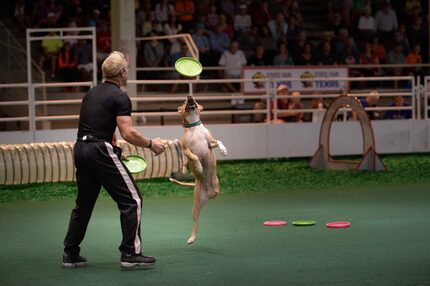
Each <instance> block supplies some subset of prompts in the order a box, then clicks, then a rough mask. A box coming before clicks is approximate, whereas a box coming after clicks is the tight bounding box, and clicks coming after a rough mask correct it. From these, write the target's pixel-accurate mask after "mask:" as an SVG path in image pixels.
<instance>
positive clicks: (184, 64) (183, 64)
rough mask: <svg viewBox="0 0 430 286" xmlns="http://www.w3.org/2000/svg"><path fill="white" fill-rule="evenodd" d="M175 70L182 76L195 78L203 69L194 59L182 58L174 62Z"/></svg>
mask: <svg viewBox="0 0 430 286" xmlns="http://www.w3.org/2000/svg"><path fill="white" fill-rule="evenodd" d="M175 69H176V71H177V72H178V73H180V74H181V75H183V76H187V77H195V76H198V75H199V74H200V73H201V72H202V70H203V67H202V64H201V63H200V62H199V61H198V60H196V59H194V58H190V57H182V58H179V59H178V60H177V61H176V63H175Z"/></svg>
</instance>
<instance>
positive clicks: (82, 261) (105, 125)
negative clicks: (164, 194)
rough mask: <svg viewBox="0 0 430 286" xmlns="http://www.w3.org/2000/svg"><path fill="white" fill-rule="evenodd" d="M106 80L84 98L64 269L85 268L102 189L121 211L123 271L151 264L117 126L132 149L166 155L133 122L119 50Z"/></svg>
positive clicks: (124, 64) (107, 68)
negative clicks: (84, 248) (83, 249)
mask: <svg viewBox="0 0 430 286" xmlns="http://www.w3.org/2000/svg"><path fill="white" fill-rule="evenodd" d="M102 72H103V78H104V82H103V83H101V84H100V85H98V86H96V87H94V88H92V89H91V90H89V91H88V93H87V94H86V95H85V97H84V99H83V100H82V105H81V112H80V116H79V129H78V139H77V142H76V144H75V147H74V159H75V166H76V182H77V186H78V195H77V198H76V207H75V209H73V211H72V214H71V218H70V224H69V229H68V232H67V235H66V238H65V239H64V255H63V263H62V266H63V267H64V268H73V267H81V266H85V265H86V262H87V260H86V258H84V257H81V256H80V255H79V252H80V247H79V245H80V244H81V242H82V240H83V239H84V236H85V232H86V229H87V226H88V222H89V220H90V217H91V213H92V211H93V208H94V205H95V202H96V200H97V196H98V194H99V192H100V188H101V186H103V187H104V188H105V189H106V190H107V192H108V193H109V194H110V196H111V197H112V198H113V199H114V201H115V202H116V203H117V205H118V208H119V210H120V213H121V230H122V235H123V239H122V242H121V246H120V247H119V250H120V251H121V267H124V268H132V267H136V266H146V265H152V264H154V263H155V259H154V258H152V257H147V256H143V255H142V254H141V251H142V249H141V238H140V218H141V209H142V198H141V195H140V192H139V190H138V187H137V185H136V183H135V182H134V179H133V177H132V176H131V175H130V173H129V172H128V170H127V168H126V167H125V166H124V164H123V163H122V162H121V160H120V158H121V149H120V148H119V147H117V146H115V143H116V136H115V129H116V127H117V126H118V128H119V131H120V133H121V136H122V138H123V139H125V140H126V141H127V142H129V143H131V144H134V145H136V146H140V147H144V148H150V149H151V150H152V151H153V152H154V153H155V154H160V153H162V152H163V151H164V147H163V145H162V143H161V141H160V139H159V138H157V139H153V140H151V139H148V138H146V137H144V136H143V135H141V134H140V133H139V132H138V131H137V130H136V129H135V128H134V127H133V124H132V120H131V116H130V115H131V101H130V98H129V97H128V96H127V95H126V94H125V93H124V92H122V91H121V89H120V88H121V87H125V86H126V84H127V75H128V69H127V62H126V60H125V57H124V55H123V54H122V53H120V52H113V53H111V54H110V55H109V56H108V57H107V58H106V60H105V61H104V62H103V64H102Z"/></svg>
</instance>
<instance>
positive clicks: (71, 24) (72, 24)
mask: <svg viewBox="0 0 430 286" xmlns="http://www.w3.org/2000/svg"><path fill="white" fill-rule="evenodd" d="M76 27H78V24H76V22H75V20H74V19H72V20H71V21H70V22H69V24H68V25H67V28H76ZM64 34H65V35H66V36H77V35H78V34H79V32H78V31H66V32H65V33H64ZM64 42H65V43H66V42H67V43H70V45H71V46H73V45H74V44H76V43H77V42H78V40H77V39H66V40H64Z"/></svg>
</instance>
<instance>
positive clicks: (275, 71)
mask: <svg viewBox="0 0 430 286" xmlns="http://www.w3.org/2000/svg"><path fill="white" fill-rule="evenodd" d="M242 75H243V78H244V79H269V84H270V85H271V86H269V90H275V89H276V88H277V87H278V86H279V85H280V84H284V85H286V86H288V89H289V90H290V91H293V90H297V91H300V92H304V91H309V92H316V91H318V92H329V91H341V92H342V91H344V90H345V88H347V84H348V83H347V82H345V81H341V80H336V79H333V78H336V77H340V78H342V77H348V68H347V67H317V66H312V67H308V66H304V67H244V68H243V69H242ZM289 78H291V79H302V78H303V79H305V78H306V79H311V78H319V80H313V81H301V80H288V79H289ZM321 78H327V80H321ZM329 78H330V79H329ZM265 91H266V83H265V82H252V81H249V82H245V83H244V85H243V93H245V94H261V93H265Z"/></svg>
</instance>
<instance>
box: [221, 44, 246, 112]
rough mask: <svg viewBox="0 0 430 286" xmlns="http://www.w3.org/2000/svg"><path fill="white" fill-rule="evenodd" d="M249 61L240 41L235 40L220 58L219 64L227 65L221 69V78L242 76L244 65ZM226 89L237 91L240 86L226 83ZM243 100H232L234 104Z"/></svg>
mask: <svg viewBox="0 0 430 286" xmlns="http://www.w3.org/2000/svg"><path fill="white" fill-rule="evenodd" d="M246 63H247V61H246V57H245V54H244V53H243V52H242V51H241V50H240V49H239V43H238V42H236V41H233V42H232V43H231V44H230V48H229V49H228V50H226V51H224V52H223V53H222V55H221V57H220V59H219V62H218V64H219V65H220V66H223V67H225V69H224V70H223V71H221V78H227V79H230V78H233V79H236V78H240V77H241V75H242V67H243V66H245V65H246ZM224 90H225V91H230V92H237V91H238V88H237V87H235V85H233V84H231V83H228V84H225V88H224ZM241 103H243V99H242V100H232V104H241Z"/></svg>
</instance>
